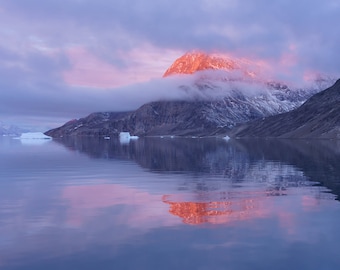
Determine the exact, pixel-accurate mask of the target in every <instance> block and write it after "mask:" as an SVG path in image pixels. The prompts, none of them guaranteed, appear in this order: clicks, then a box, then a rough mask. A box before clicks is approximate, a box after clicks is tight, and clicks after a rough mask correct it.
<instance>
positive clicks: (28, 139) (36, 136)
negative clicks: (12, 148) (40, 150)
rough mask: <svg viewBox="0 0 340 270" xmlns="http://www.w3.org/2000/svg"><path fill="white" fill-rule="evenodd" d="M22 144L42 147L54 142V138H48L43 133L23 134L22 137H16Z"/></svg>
mask: <svg viewBox="0 0 340 270" xmlns="http://www.w3.org/2000/svg"><path fill="white" fill-rule="evenodd" d="M14 139H18V140H20V141H21V143H22V144H33V145H40V144H44V143H46V142H48V141H51V140H52V137H50V136H46V135H45V134H44V133H42V132H27V133H22V134H21V136H20V137H16V138H14Z"/></svg>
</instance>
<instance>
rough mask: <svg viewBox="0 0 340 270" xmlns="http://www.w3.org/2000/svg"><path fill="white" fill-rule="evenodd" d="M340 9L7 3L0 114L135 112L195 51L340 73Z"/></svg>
mask: <svg viewBox="0 0 340 270" xmlns="http://www.w3.org/2000/svg"><path fill="white" fill-rule="evenodd" d="M339 14H340V2H339V1H338V0H323V1H321V0H308V1H307V0H299V1H292V0H276V1H269V0H242V1H241V0H171V1H170V0H157V1H145V0H144V1H142V0H128V1H127V0H96V1H94V0H67V1H60V0H0V63H1V64H0V121H2V122H4V123H13V124H18V125H23V126H35V127H36V128H41V129H44V128H50V127H55V126H58V125H60V124H62V123H63V122H64V121H67V120H69V119H72V118H79V117H82V116H86V115H87V114H88V113H91V112H93V111H102V110H112V111H114V110H127V109H133V108H135V107H137V106H139V105H140V104H141V103H142V102H145V101H147V100H148V99H150V100H151V99H153V96H155V98H157V97H158V96H162V91H163V92H164V91H171V89H168V88H169V87H164V83H163V82H161V81H160V80H161V79H159V78H161V77H162V75H163V73H164V71H165V70H166V69H167V68H168V67H169V66H170V65H171V63H172V62H173V61H174V60H175V59H176V58H178V57H180V56H181V55H182V54H183V53H185V52H187V51H190V50H193V49H199V50H203V51H207V52H217V53H224V54H228V55H230V56H233V57H237V58H247V59H251V60H252V61H263V62H264V63H267V64H268V66H269V67H270V69H271V70H272V71H275V72H273V74H275V73H276V76H277V78H280V79H284V80H287V81H289V80H291V81H296V80H300V81H301V82H303V81H305V80H307V79H309V78H311V77H312V76H314V74H318V73H321V74H327V75H330V76H334V77H338V76H339V75H338V74H339V73H340V59H339V44H340V28H339V27H338V26H339V25H340V16H339ZM339 77H340V76H339ZM150 80H151V82H150ZM140 83H142V84H141V85H139V84H140Z"/></svg>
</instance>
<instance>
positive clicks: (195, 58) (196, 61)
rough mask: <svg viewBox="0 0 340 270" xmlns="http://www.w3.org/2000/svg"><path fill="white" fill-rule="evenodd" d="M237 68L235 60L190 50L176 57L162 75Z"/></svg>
mask: <svg viewBox="0 0 340 270" xmlns="http://www.w3.org/2000/svg"><path fill="white" fill-rule="evenodd" d="M238 68H239V66H238V64H237V62H236V61H234V60H232V59H227V58H223V57H220V56H217V55H209V54H206V53H203V52H190V53H186V54H184V55H183V56H181V57H180V58H178V59H176V60H175V62H174V63H173V64H172V65H171V66H170V67H169V68H168V69H167V70H166V71H165V73H164V75H163V77H168V76H171V75H174V74H193V73H195V72H197V71H202V70H207V69H214V70H216V69H217V70H234V69H238Z"/></svg>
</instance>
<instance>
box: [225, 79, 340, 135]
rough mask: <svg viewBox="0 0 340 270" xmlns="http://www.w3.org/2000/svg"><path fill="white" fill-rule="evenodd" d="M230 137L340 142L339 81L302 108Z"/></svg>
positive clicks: (240, 129) (242, 128)
mask: <svg viewBox="0 0 340 270" xmlns="http://www.w3.org/2000/svg"><path fill="white" fill-rule="evenodd" d="M230 136H232V137H279V138H323V139H340V79H339V80H338V81H336V83H335V84H334V85H333V86H331V87H329V88H328V89H326V90H324V91H322V92H320V93H317V94H315V95H314V96H312V97H311V98H309V99H308V100H307V101H306V102H305V103H304V104H303V105H302V106H301V107H299V108H297V109H295V110H293V111H290V112H287V113H283V114H280V115H275V116H271V117H268V118H265V119H261V120H257V121H254V122H250V123H246V124H244V125H241V126H239V127H237V128H235V129H234V130H232V131H231V132H230Z"/></svg>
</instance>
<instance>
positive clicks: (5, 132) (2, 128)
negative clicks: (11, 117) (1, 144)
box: [0, 122, 27, 136]
mask: <svg viewBox="0 0 340 270" xmlns="http://www.w3.org/2000/svg"><path fill="white" fill-rule="evenodd" d="M24 132H27V131H26V130H24V129H22V128H19V127H17V126H15V125H5V124H2V123H1V122H0V136H20V135H21V134H22V133H24Z"/></svg>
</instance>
